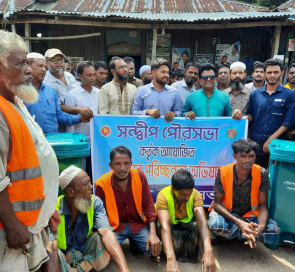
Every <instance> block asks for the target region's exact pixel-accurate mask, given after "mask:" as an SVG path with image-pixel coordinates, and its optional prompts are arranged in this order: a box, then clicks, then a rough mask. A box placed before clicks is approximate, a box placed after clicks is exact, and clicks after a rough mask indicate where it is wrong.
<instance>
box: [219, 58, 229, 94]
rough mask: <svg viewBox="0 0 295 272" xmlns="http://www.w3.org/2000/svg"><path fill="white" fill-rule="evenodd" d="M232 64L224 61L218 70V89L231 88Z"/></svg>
mask: <svg viewBox="0 0 295 272" xmlns="http://www.w3.org/2000/svg"><path fill="white" fill-rule="evenodd" d="M229 75H230V65H229V64H227V63H222V64H221V65H220V66H219V67H218V70H217V83H218V84H217V90H220V91H224V90H225V89H227V88H229V79H230V76H229Z"/></svg>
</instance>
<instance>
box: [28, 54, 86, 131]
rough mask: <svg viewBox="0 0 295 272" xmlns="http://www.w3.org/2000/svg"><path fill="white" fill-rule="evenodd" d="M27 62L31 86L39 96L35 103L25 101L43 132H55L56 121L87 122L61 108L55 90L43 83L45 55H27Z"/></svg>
mask: <svg viewBox="0 0 295 272" xmlns="http://www.w3.org/2000/svg"><path fill="white" fill-rule="evenodd" d="M27 59H28V64H29V67H30V68H31V71H32V72H31V74H32V76H33V80H32V86H33V87H34V88H35V89H36V90H37V91H38V93H39V98H38V100H37V102H36V103H33V104H31V103H25V105H26V107H27V109H28V111H29V113H30V114H31V115H32V116H33V117H34V118H35V121H36V122H37V123H38V124H39V126H40V127H41V128H42V130H43V133H44V134H47V133H57V132H58V123H61V124H65V125H68V126H71V125H73V124H78V123H80V122H88V121H89V120H88V119H85V118H84V117H83V116H80V115H72V114H68V113H65V112H63V111H62V110H61V108H60V104H59V99H58V95H57V92H56V91H55V90H54V89H53V88H51V87H50V86H48V85H47V84H44V83H43V80H44V77H45V74H46V60H45V57H44V56H43V55H41V54H39V53H35V52H32V53H29V54H28V55H27Z"/></svg>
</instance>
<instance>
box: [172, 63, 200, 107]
mask: <svg viewBox="0 0 295 272" xmlns="http://www.w3.org/2000/svg"><path fill="white" fill-rule="evenodd" d="M199 68H200V65H199V64H198V63H197V62H189V63H187V65H186V67H185V70H184V73H185V77H184V79H182V80H181V81H178V82H175V83H173V84H172V85H171V86H172V87H174V88H175V89H176V90H178V91H179V93H180V97H181V101H182V105H184V103H185V100H186V98H187V96H188V95H189V94H190V93H192V92H194V91H195V90H196V89H195V85H194V83H195V82H196V81H197V80H198V78H199Z"/></svg>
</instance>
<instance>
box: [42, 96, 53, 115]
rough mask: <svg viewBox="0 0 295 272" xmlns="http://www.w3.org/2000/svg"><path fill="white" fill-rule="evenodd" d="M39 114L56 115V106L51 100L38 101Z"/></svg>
mask: <svg viewBox="0 0 295 272" xmlns="http://www.w3.org/2000/svg"><path fill="white" fill-rule="evenodd" d="M40 107H41V112H42V113H44V114H50V115H56V106H55V101H54V100H53V99H42V100H40Z"/></svg>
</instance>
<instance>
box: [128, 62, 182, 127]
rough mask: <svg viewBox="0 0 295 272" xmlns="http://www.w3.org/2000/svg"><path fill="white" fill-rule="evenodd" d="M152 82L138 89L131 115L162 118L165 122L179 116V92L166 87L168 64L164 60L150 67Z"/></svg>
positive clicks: (180, 106)
mask: <svg viewBox="0 0 295 272" xmlns="http://www.w3.org/2000/svg"><path fill="white" fill-rule="evenodd" d="M151 70H152V75H153V81H152V82H151V83H150V84H148V85H145V86H142V87H139V88H138V90H137V92H136V96H135V99H134V104H133V107H132V111H131V113H132V114H133V115H149V116H152V117H153V118H159V117H160V116H164V118H165V120H166V121H167V122H170V121H172V120H173V118H174V117H176V116H181V109H182V102H181V97H180V93H179V91H177V90H176V89H175V88H173V87H172V86H169V85H167V83H168V81H169V71H170V64H169V62H168V61H166V60H164V59H162V60H161V59H160V60H157V61H156V62H155V63H154V64H152V66H151Z"/></svg>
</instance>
